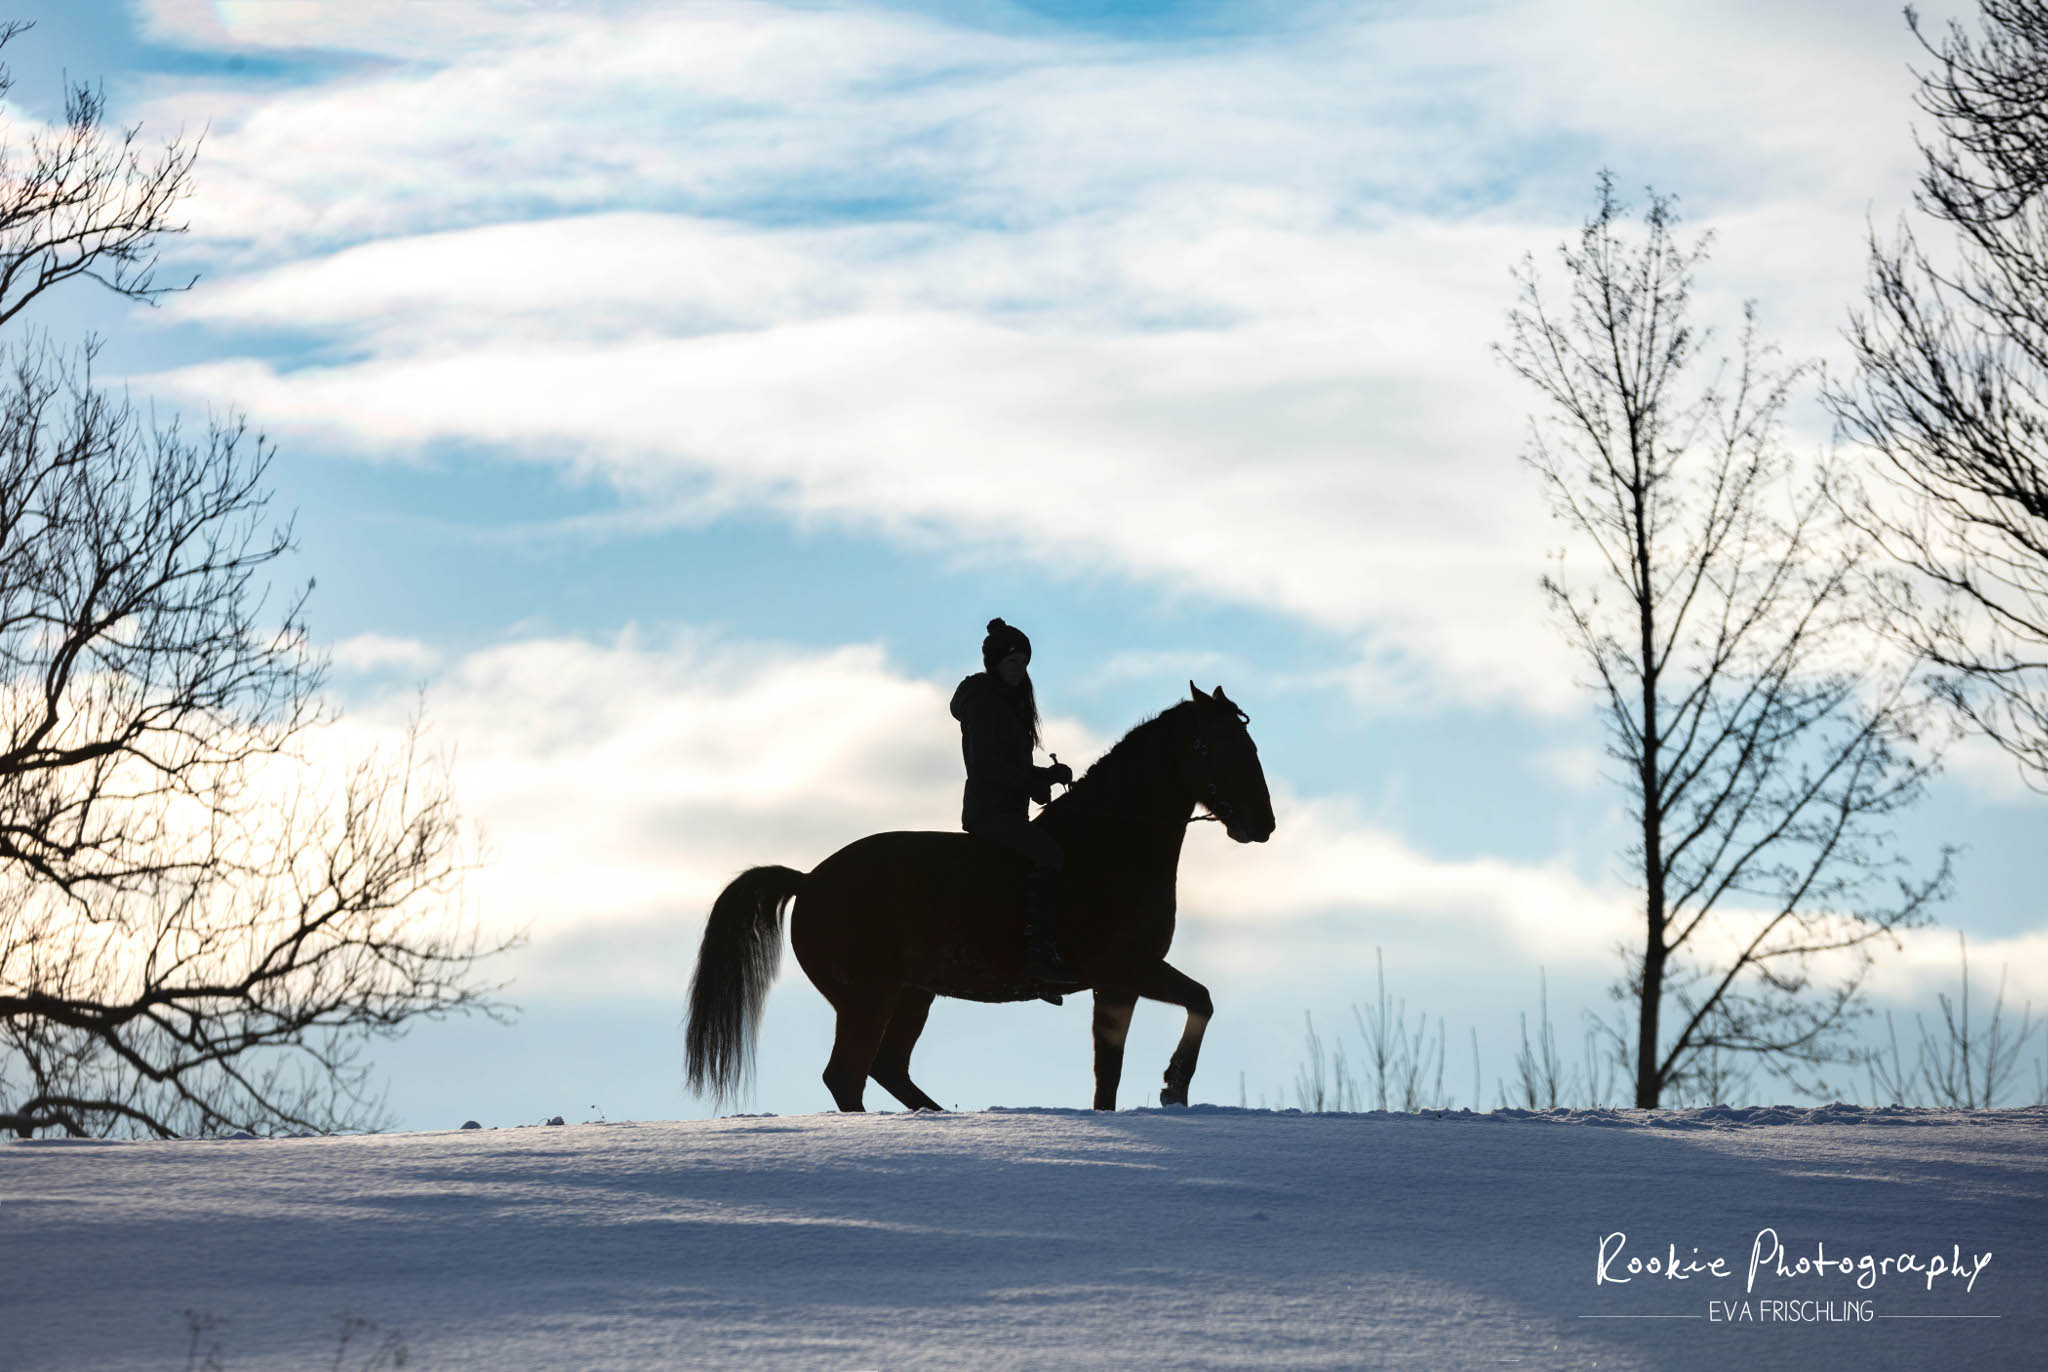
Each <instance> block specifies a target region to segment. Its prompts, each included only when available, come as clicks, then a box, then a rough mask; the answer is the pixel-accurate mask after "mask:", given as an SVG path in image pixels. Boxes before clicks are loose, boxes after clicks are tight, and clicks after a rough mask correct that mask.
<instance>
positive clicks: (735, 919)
mask: <svg viewBox="0 0 2048 1372" xmlns="http://www.w3.org/2000/svg"><path fill="white" fill-rule="evenodd" d="M803 883H804V874H803V873H802V872H799V871H797V870H796V869H795V868H793V867H753V868H749V869H748V870H747V871H744V872H741V873H740V874H739V875H738V876H736V877H734V878H733V879H732V884H731V885H729V886H727V887H726V888H725V890H723V891H722V892H720V893H719V896H718V899H717V900H716V901H715V902H714V903H713V904H712V906H711V918H710V920H709V921H708V922H706V924H705V925H704V943H703V945H702V946H701V947H700V948H699V949H698V950H697V974H696V975H695V976H693V977H692V978H690V1021H689V1027H688V1028H687V1029H686V1030H684V1033H683V1042H684V1046H685V1057H684V1063H685V1070H686V1072H687V1073H688V1080H689V1084H690V1090H691V1091H693V1092H695V1093H696V1094H698V1095H703V1094H704V1092H705V1091H706V1090H707V1089H708V1090H709V1091H710V1092H711V1099H712V1104H713V1107H714V1108H716V1107H718V1106H722V1105H724V1104H725V1103H726V1101H728V1100H730V1099H733V1098H735V1097H737V1096H739V1095H740V1094H741V1093H742V1092H743V1091H744V1090H745V1089H746V1087H747V1085H748V1084H749V1083H750V1082H751V1080H752V1078H753V1066H754V1065H753V1063H752V1062H751V1061H750V1059H751V1057H752V1054H753V1047H754V1036H755V1033H756V1031H757V1030H759V1028H760V1027H761V1009H762V1005H763V1003H764V1002H765V1001H766V1000H767V998H768V988H769V987H770V986H772V985H773V984H774V982H775V971H776V968H777V967H778V966H779V965H780V964H781V962H782V914H783V909H784V907H786V906H787V905H788V904H789V902H790V900H791V898H792V897H794V896H795V895H796V893H797V891H798V889H799V888H800V887H802V885H803Z"/></svg>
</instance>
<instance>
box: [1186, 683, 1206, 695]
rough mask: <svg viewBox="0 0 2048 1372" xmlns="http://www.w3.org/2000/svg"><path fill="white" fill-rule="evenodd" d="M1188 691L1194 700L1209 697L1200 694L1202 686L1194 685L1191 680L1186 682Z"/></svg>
mask: <svg viewBox="0 0 2048 1372" xmlns="http://www.w3.org/2000/svg"><path fill="white" fill-rule="evenodd" d="M1188 691H1189V693H1190V694H1191V695H1192V696H1193V698H1194V699H1196V700H1207V699H1208V698H1209V697H1207V696H1205V695H1203V694H1202V688H1201V687H1199V686H1197V685H1195V683H1194V682H1193V681H1189V682H1188Z"/></svg>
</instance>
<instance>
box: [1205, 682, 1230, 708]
mask: <svg viewBox="0 0 2048 1372" xmlns="http://www.w3.org/2000/svg"><path fill="white" fill-rule="evenodd" d="M1209 699H1211V700H1213V701H1215V702H1216V703H1217V704H1218V705H1228V704H1229V703H1230V698H1229V697H1228V696H1226V695H1224V694H1223V688H1222V687H1221V686H1218V687H1217V688H1216V689H1215V691H1213V692H1212V693H1211V694H1210V696H1209Z"/></svg>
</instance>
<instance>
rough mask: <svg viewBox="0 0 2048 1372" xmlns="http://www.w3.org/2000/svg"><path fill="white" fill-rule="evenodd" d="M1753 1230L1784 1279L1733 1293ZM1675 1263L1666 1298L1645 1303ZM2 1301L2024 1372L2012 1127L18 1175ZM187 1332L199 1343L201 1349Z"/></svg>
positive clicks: (287, 1315) (124, 1351)
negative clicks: (1673, 1257) (1650, 1266)
mask: <svg viewBox="0 0 2048 1372" xmlns="http://www.w3.org/2000/svg"><path fill="white" fill-rule="evenodd" d="M450 1118H451V1122H453V1121H459V1120H461V1119H462V1118H463V1116H462V1115H461V1114H460V1113H453V1114H451V1117H450ZM1767 1230H1768V1231H1770V1232H1771V1233H1772V1234H1773V1235H1775V1237H1776V1240H1777V1241H1778V1243H1780V1244H1781V1245H1782V1248H1783V1250H1784V1263H1785V1264H1786V1272H1785V1274H1783V1275H1781V1274H1780V1273H1779V1272H1778V1271H1776V1270H1774V1264H1772V1263H1771V1262H1769V1261H1766V1262H1765V1263H1764V1265H1763V1268H1762V1270H1760V1271H1759V1272H1758V1273H1757V1275H1756V1277H1755V1282H1754V1288H1753V1289H1746V1288H1748V1287H1749V1280H1750V1279H1749V1274H1748V1269H1749V1264H1750V1258H1751V1254H1752V1250H1753V1248H1755V1247H1756V1246H1757V1245H1758V1243H1759V1235H1760V1234H1761V1233H1763V1232H1764V1231H1767ZM1617 1234H1620V1235H1625V1238H1623V1239H1622V1240H1620V1241H1619V1246H1618V1248H1616V1247H1615V1245H1616V1240H1615V1239H1614V1238H1613V1236H1614V1235H1617ZM1603 1244H1604V1245H1607V1246H1608V1247H1610V1248H1614V1249H1615V1251H1614V1260H1613V1261H1612V1262H1610V1264H1609V1269H1608V1271H1609V1275H1610V1276H1612V1277H1620V1276H1624V1275H1627V1272H1626V1264H1627V1262H1628V1260H1629V1259H1631V1258H1635V1259H1640V1260H1647V1259H1649V1258H1651V1257H1653V1256H1654V1257H1657V1258H1658V1259H1659V1267H1660V1275H1657V1276H1651V1275H1649V1274H1648V1273H1646V1272H1639V1273H1638V1274H1637V1275H1635V1276H1633V1277H1631V1278H1630V1280H1628V1281H1627V1282H1620V1281H1605V1282H1601V1281H1598V1280H1596V1278H1597V1275H1598V1269H1599V1260H1600V1254H1601V1250H1602V1247H1603ZM1671 1249H1675V1251H1676V1254H1677V1256H1678V1257H1679V1259H1680V1266H1681V1269H1682V1270H1683V1269H1686V1268H1688V1267H1690V1268H1691V1269H1692V1270H1691V1274H1690V1275H1688V1276H1686V1277H1685V1278H1684V1279H1683V1280H1674V1279H1671V1278H1668V1277H1665V1276H1663V1275H1661V1267H1662V1262H1663V1259H1664V1257H1665V1255H1666V1254H1667V1250H1671ZM1695 1250H1696V1251H1695ZM1823 1250H1824V1251H1823ZM1985 1254H1988V1255H1990V1256H1989V1257H1988V1259H1982V1260H1980V1255H1985ZM1901 1255H1908V1256H1910V1257H1911V1258H1912V1259H1913V1260H1914V1261H1913V1263H1910V1264H1908V1266H1910V1267H1913V1268H1914V1269H1915V1270H1909V1271H1905V1272H1901V1271H1899V1270H1898V1268H1899V1259H1900V1257H1901ZM1823 1256H1824V1257H1825V1258H1826V1260H1827V1262H1828V1263H1829V1264H1830V1269H1831V1270H1830V1271H1829V1272H1828V1273H1826V1274H1825V1275H1816V1274H1814V1273H1813V1272H1812V1271H1811V1270H1809V1271H1808V1273H1807V1274H1806V1275H1803V1276H1802V1275H1798V1274H1797V1272H1796V1264H1797V1262H1798V1261H1799V1260H1800V1259H1801V1258H1806V1259H1809V1260H1811V1259H1814V1258H1818V1257H1823ZM1866 1258H1867V1259H1869V1261H1867V1262H1866V1261H1864V1260H1865V1259H1866ZM1937 1258H1938V1259H1940V1264H1939V1266H1940V1268H1941V1269H1942V1270H1940V1271H1938V1272H1936V1273H1935V1274H1934V1275H1932V1276H1930V1275H1928V1274H1927V1273H1926V1272H1925V1271H1923V1270H1920V1269H1922V1268H1926V1267H1930V1266H1935V1263H1934V1260H1935V1259H1937ZM1715 1259H1720V1260H1721V1261H1722V1266H1723V1270H1724V1271H1725V1272H1726V1274H1727V1275H1725V1276H1717V1275H1715V1274H1714V1273H1713V1272H1712V1271H1710V1270H1704V1269H1706V1267H1707V1264H1709V1263H1710V1262H1712V1261H1713V1260H1715ZM1844 1259H1847V1260H1849V1261H1850V1262H1851V1268H1850V1271H1849V1272H1848V1273H1844V1272H1842V1271H1841V1270H1840V1268H1839V1267H1838V1266H1836V1265H1837V1264H1838V1263H1840V1262H1841V1261H1842V1260H1844ZM1951 1267H1953V1268H1957V1269H1959V1270H1957V1271H1955V1272H1951V1271H1949V1270H1947V1269H1949V1268H1951ZM1866 1281H1867V1283H1868V1284H1867V1285H1862V1284H1860V1283H1864V1282H1866ZM0 1291H4V1292H5V1309H6V1312H7V1315H6V1319H5V1321H4V1323H0V1367H5V1368H9V1369H12V1368H95V1369H120V1368H143V1367H148V1368H165V1367H178V1366H182V1365H185V1363H186V1359H187V1357H188V1354H189V1353H191V1352H192V1351H193V1350H194V1349H195V1347H196V1349H197V1352H198V1354H199V1357H200V1358H202V1359H203V1357H204V1355H205V1354H206V1353H207V1352H208V1351H209V1350H212V1349H213V1348H214V1347H215V1346H217V1347H218V1357H219V1362H220V1365H221V1366H222V1367H224V1368H226V1369H230V1372H233V1370H234V1369H241V1368H257V1367H304V1366H312V1365H319V1366H327V1365H330V1363H331V1362H332V1361H333V1360H334V1357H335V1353H336V1351H337V1346H338V1340H339V1338H340V1333H341V1320H342V1318H343V1317H352V1318H354V1319H356V1320H359V1321H368V1322H371V1323H373V1324H374V1325H375V1326H376V1329H374V1330H371V1329H367V1328H364V1327H361V1326H358V1328H357V1329H356V1331H355V1333H354V1334H353V1336H352V1341H351V1343H350V1344H349V1346H348V1348H347V1350H345V1353H346V1358H345V1361H344V1362H343V1363H342V1364H341V1365H343V1366H348V1367H358V1366H365V1365H370V1364H372V1363H374V1362H375V1361H376V1359H377V1358H378V1356H379V1354H380V1351H381V1352H382V1353H383V1354H386V1355H388V1354H389V1353H390V1352H391V1351H392V1349H393V1348H394V1347H395V1345H394V1343H393V1342H392V1341H393V1340H396V1341H399V1342H402V1343H403V1345H404V1348H405V1351H406V1353H407V1355H408V1365H409V1366H412V1367H418V1368H429V1369H432V1368H502V1367H587V1368H604V1367H617V1368H628V1367H630V1368H645V1367H654V1366H706V1365H711V1366H716V1365H731V1366H775V1367H820V1368H825V1367H830V1368H858V1367H884V1366H886V1367H959V1366H967V1365H989V1366H997V1367H1009V1366H1015V1367H1030V1366H1045V1367H1051V1366H1061V1367H1069V1366H1108V1365H1116V1366H1122V1367H1129V1366H1152V1367H1175V1368H1181V1367H1187V1368H1199V1367H1240V1366H1283V1367H1290V1368H1291V1367H1358V1366H1382V1365H1397V1366H1398V1365H1427V1366H1433V1367H1459V1366H1477V1365H1484V1366H1493V1365H1498V1364H1509V1365H1511V1364H1513V1363H1515V1362H1520V1363H1522V1364H1523V1365H1527V1366H1539V1367H1643V1368H1688V1367H1701V1368H1705V1367H1717V1368H1718V1367H1727V1366H1745V1367H1799V1368H1802V1369H1809V1368H1815V1367H1856V1368H1862V1367H1867V1366H1909V1365H1935V1364H1937V1363H1939V1364H1943V1365H1948V1364H1955V1365H1967V1366H1985V1367H1994V1366H2008V1367H2016V1366H2023V1365H2039V1364H2038V1363H2037V1362H2036V1361H2035V1355H2036V1354H2037V1353H2038V1351H2039V1349H2040V1348H2041V1347H2042V1344H2043V1338H2044V1335H2048V1313H2044V1307H2048V1302H2044V1300H2043V1297H2044V1295H2048V1112H2044V1111H2043V1110H2040V1109H2030V1110H1994V1111H1938V1110H1910V1109H1899V1108H1892V1109H1886V1110H1873V1109H1868V1108H1864V1107H1858V1106H1849V1105H1833V1106H1827V1107H1823V1108H1820V1109H1800V1108H1791V1107H1781V1108H1760V1109H1728V1108H1725V1107H1723V1108H1716V1109H1710V1110H1680V1111H1630V1110H1577V1111H1552V1112H1530V1111H1512V1110H1499V1111H1494V1112H1493V1113H1491V1114H1486V1115H1478V1114H1470V1113H1465V1112H1454V1113H1449V1114H1445V1115H1442V1116H1437V1115H1395V1114H1365V1115H1306V1114H1300V1113H1296V1112H1292V1111H1288V1112H1278V1113H1276V1112H1270V1111H1260V1110H1239V1109H1228V1108H1223V1107H1217V1106H1196V1107H1194V1108H1192V1109H1186V1110H1173V1111H1163V1110H1131V1111H1124V1112H1121V1113H1117V1114H1096V1113H1093V1112H1089V1111H1071V1110H991V1111H986V1112H980V1113H971V1114H944V1115H925V1116H918V1115H907V1114H884V1113H877V1114H871V1115H866V1116H859V1115H854V1116H843V1115H804V1116H790V1117H781V1118H777V1117H772V1116H734V1117H730V1118H726V1119H719V1120H702V1121H689V1122H682V1123H661V1124H585V1125H565V1126H560V1127H548V1126H533V1127H525V1128H511V1129H490V1128H485V1129H476V1130H466V1131H465V1130H456V1129H451V1130H449V1131H448V1132H446V1133H423V1134H403V1135H370V1136H356V1137H345V1138H303V1139H280V1140H269V1141H256V1140H215V1141H189V1142H172V1143H70V1142H61V1141H41V1140H34V1141H18V1142H11V1143H7V1144H5V1145H0ZM1745 1302H1747V1304H1748V1308H1749V1310H1750V1313H1751V1318H1749V1319H1747V1320H1744V1319H1741V1318H1740V1317H1739V1312H1740V1310H1741V1309H1742V1307H1743V1305H1744V1303H1745ZM1768 1302H1779V1303H1780V1304H1779V1305H1778V1307H1777V1308H1776V1309H1775V1310H1774V1309H1773V1308H1772V1307H1771V1306H1770V1305H1769V1304H1767V1303H1768ZM1723 1305H1725V1306H1726V1307H1727V1308H1728V1312H1729V1313H1735V1314H1736V1315H1737V1318H1735V1319H1734V1320H1732V1321H1730V1320H1727V1319H1722V1318H1718V1317H1717V1316H1718V1315H1719V1314H1721V1313H1722V1312H1721V1309H1720V1307H1722V1306H1723ZM187 1311H192V1312H194V1313H195V1315H196V1316H197V1317H199V1318H200V1320H201V1322H202V1324H204V1325H210V1326H211V1327H208V1328H202V1330H201V1332H200V1333H199V1335H198V1339H197V1342H196V1345H195V1341H194V1337H193V1335H192V1334H191V1332H190V1331H189V1330H188V1325H187V1316H186V1314H185V1312H187ZM1795 1315H1798V1316H1805V1317H1806V1318H1799V1319H1797V1320H1796V1321H1795V1320H1794V1319H1793V1318H1792V1316H1795ZM1618 1316H1627V1317H1629V1318H1615V1317H1618ZM1644 1316H1659V1317H1661V1318H1641V1317H1644ZM1926 1316H1941V1317H1943V1318H1934V1319H1930V1318H1924V1317H1926ZM1959 1316H1969V1317H1971V1318H1967V1319H1960V1318H1955V1317H1959ZM1589 1317H1599V1318H1589ZM1902 1317H1912V1318H1902ZM194 1365H197V1363H196V1362H195V1363H194Z"/></svg>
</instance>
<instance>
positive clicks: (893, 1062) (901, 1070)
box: [868, 986, 945, 1110]
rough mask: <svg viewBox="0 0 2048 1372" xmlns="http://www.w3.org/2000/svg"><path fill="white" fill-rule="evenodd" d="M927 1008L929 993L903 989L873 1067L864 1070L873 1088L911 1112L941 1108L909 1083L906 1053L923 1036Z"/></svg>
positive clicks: (929, 1002)
mask: <svg viewBox="0 0 2048 1372" xmlns="http://www.w3.org/2000/svg"><path fill="white" fill-rule="evenodd" d="M931 1008H932V993H931V992H929V991H921V990H919V989H917V988H916V987H914V986H912V987H905V988H904V990H903V994H902V995H901V996H899V997H897V1000H896V1013H895V1014H893V1015H891V1016H890V1017H889V1027H888V1029H886V1030H885V1031H883V1034H882V1046H881V1047H880V1048H879V1049H877V1050H876V1051H875V1062H874V1065H873V1066H872V1067H870V1068H868V1075H869V1076H871V1077H873V1078H874V1079H875V1084H876V1085H877V1086H880V1087H881V1088H882V1089H883V1090H884V1091H887V1092H888V1093H889V1094H890V1095H892V1096H894V1097H896V1099H897V1100H900V1101H902V1102H903V1104H904V1106H905V1107H906V1108H907V1109H911V1110H941V1109H944V1108H945V1107H943V1106H941V1105H940V1104H939V1103H938V1102H937V1101H935V1100H933V1099H932V1098H931V1097H930V1096H927V1095H926V1094H925V1093H924V1092H922V1091H920V1090H918V1089H917V1083H916V1082H914V1081H912V1080H911V1079H910V1050H911V1049H913V1048H915V1047H917V1036H918V1035H919V1034H922V1033H923V1032H924V1020H925V1016H926V1015H928V1014H930V1013H931Z"/></svg>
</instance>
